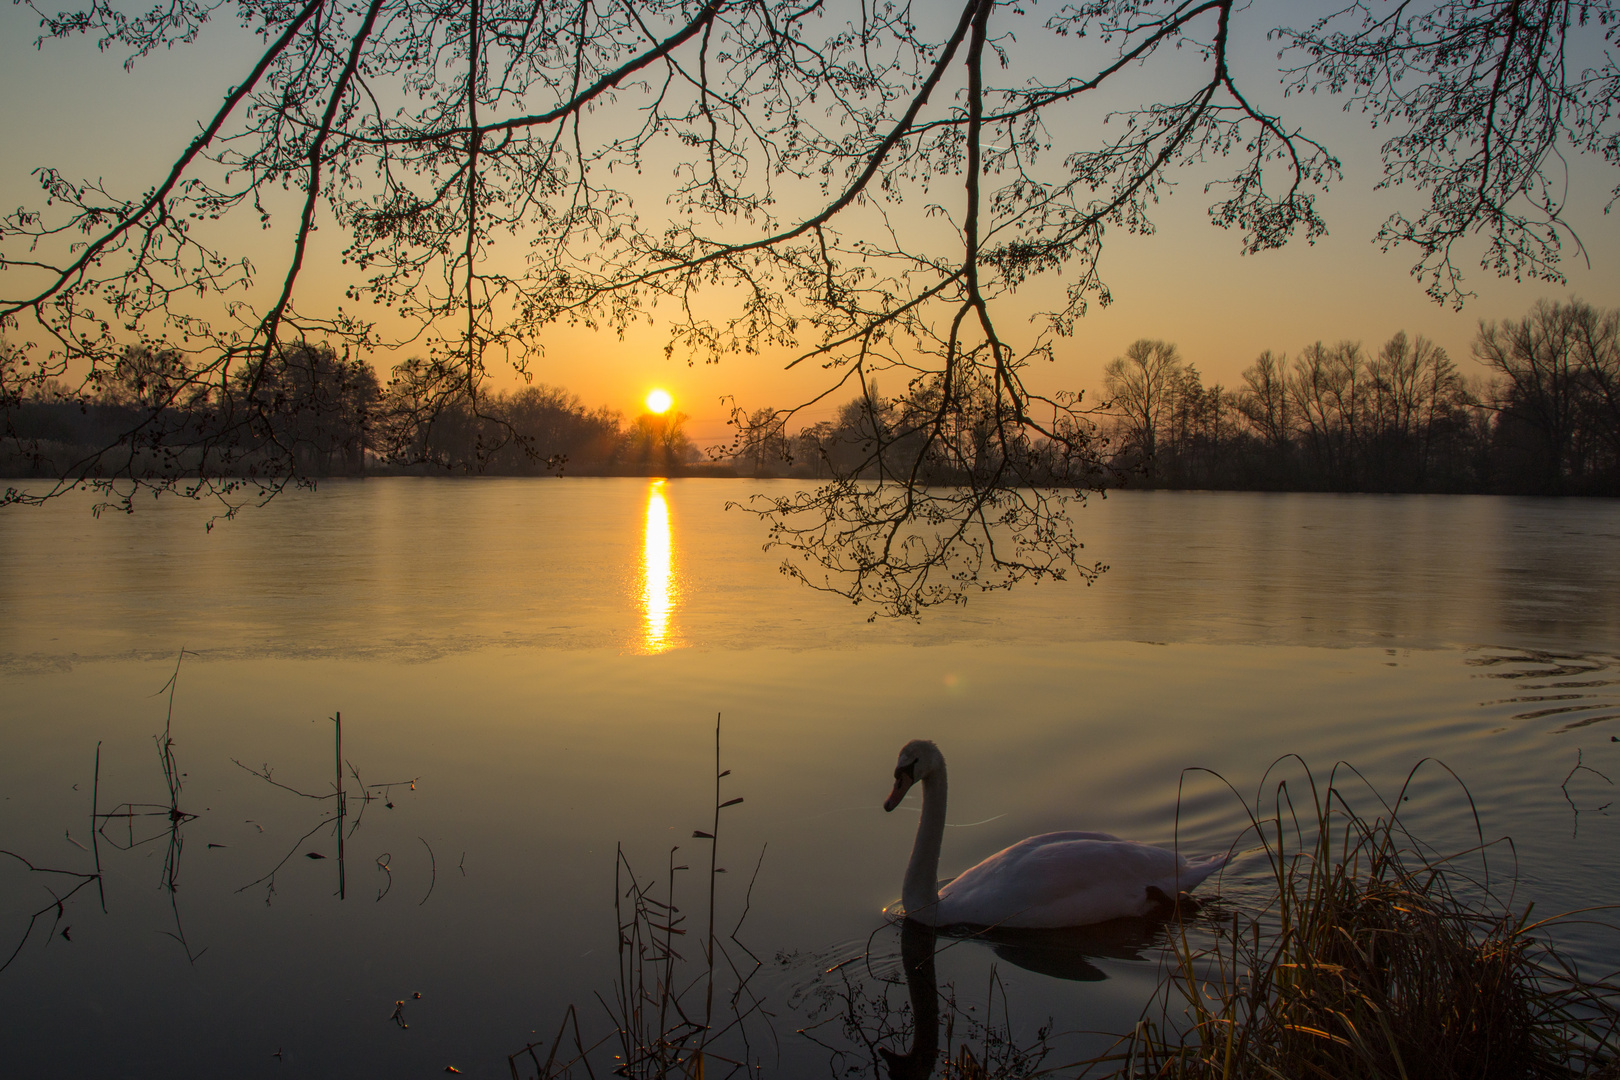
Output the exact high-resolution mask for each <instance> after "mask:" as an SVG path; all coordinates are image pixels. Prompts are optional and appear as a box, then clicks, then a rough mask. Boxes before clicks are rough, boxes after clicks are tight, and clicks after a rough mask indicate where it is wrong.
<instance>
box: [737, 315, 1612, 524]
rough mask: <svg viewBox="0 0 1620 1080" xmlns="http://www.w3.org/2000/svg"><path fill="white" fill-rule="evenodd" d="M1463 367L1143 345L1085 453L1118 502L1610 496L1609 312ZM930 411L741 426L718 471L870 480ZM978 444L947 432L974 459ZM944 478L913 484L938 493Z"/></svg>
mask: <svg viewBox="0 0 1620 1080" xmlns="http://www.w3.org/2000/svg"><path fill="white" fill-rule="evenodd" d="M1474 353H1475V355H1476V356H1477V357H1478V358H1479V359H1480V360H1481V361H1483V362H1484V363H1485V364H1486V366H1487V367H1488V369H1489V372H1490V374H1489V376H1488V377H1487V378H1484V379H1479V378H1476V379H1473V380H1469V379H1467V378H1465V377H1464V375H1463V374H1462V372H1461V371H1460V369H1459V368H1458V366H1457V364H1456V362H1455V361H1453V360H1452V359H1451V357H1450V356H1448V355H1447V354H1446V351H1445V350H1444V349H1442V348H1440V347H1439V346H1437V345H1435V344H1434V343H1433V342H1431V341H1429V340H1427V339H1426V338H1423V337H1422V336H1418V337H1416V338H1411V337H1408V336H1407V335H1406V334H1405V333H1404V332H1402V333H1397V334H1395V335H1394V336H1393V337H1391V338H1390V339H1389V340H1388V341H1386V342H1384V344H1383V345H1382V346H1380V347H1379V348H1378V349H1377V350H1376V351H1371V350H1368V349H1366V348H1365V347H1364V346H1363V345H1362V344H1361V343H1360V342H1355V341H1343V342H1339V343H1338V344H1335V345H1326V344H1324V343H1322V342H1315V343H1313V344H1311V345H1308V346H1306V347H1305V348H1304V349H1302V350H1300V351H1299V352H1298V353H1297V354H1296V355H1295V356H1294V357H1293V359H1292V360H1290V359H1289V358H1288V357H1287V356H1285V355H1280V354H1277V353H1274V352H1271V351H1269V350H1268V351H1266V352H1263V353H1261V354H1260V356H1259V357H1258V358H1256V360H1255V361H1254V363H1252V364H1250V365H1249V367H1248V368H1247V369H1245V370H1244V372H1243V373H1242V376H1241V378H1242V381H1241V383H1240V384H1239V385H1238V386H1236V387H1227V386H1223V385H1220V384H1218V383H1217V384H1215V385H1213V386H1206V385H1205V384H1204V380H1203V377H1202V376H1201V375H1200V373H1199V371H1198V368H1197V366H1196V365H1194V364H1191V363H1188V362H1187V361H1186V360H1184V359H1183V358H1182V356H1181V354H1180V352H1179V351H1178V350H1177V348H1176V346H1175V345H1173V344H1169V343H1167V342H1164V341H1155V340H1150V339H1145V338H1144V339H1142V340H1139V341H1136V342H1134V343H1133V344H1132V345H1131V346H1130V347H1129V348H1127V349H1126V350H1125V353H1124V355H1122V356H1119V357H1117V358H1115V359H1114V360H1113V361H1111V362H1110V363H1109V364H1108V365H1107V367H1106V368H1105V369H1104V383H1105V387H1106V394H1107V400H1106V402H1105V403H1104V404H1103V405H1102V406H1100V407H1099V409H1098V410H1097V411H1096V412H1094V413H1092V414H1091V415H1092V416H1093V417H1095V425H1096V426H1095V429H1094V432H1093V434H1094V441H1093V445H1095V446H1100V447H1101V448H1102V455H1101V459H1102V461H1103V462H1104V465H1105V467H1106V469H1107V470H1108V471H1109V473H1110V474H1109V475H1107V476H1105V477H1103V479H1104V480H1105V482H1106V483H1108V484H1115V485H1125V486H1131V487H1156V488H1217V489H1219V488H1224V489H1238V490H1276V491H1387V492H1458V493H1464V492H1470V493H1485V492H1496V493H1512V494H1591V495H1617V494H1620V311H1616V310H1600V309H1597V308H1594V307H1593V306H1591V305H1590V304H1586V303H1582V302H1579V301H1575V302H1571V303H1567V304H1564V303H1546V302H1543V303H1539V304H1537V305H1536V306H1535V307H1534V308H1533V309H1532V310H1531V312H1530V313H1529V314H1528V315H1527V316H1525V317H1524V318H1523V319H1519V320H1512V319H1509V320H1506V321H1503V322H1497V323H1483V324H1481V326H1480V330H1479V335H1478V338H1477V340H1476V342H1475V345H1474ZM918 400H921V401H922V402H923V407H922V409H921V410H919V409H918V408H917V407H916V405H915V404H913V403H914V402H916V401H918ZM926 406H927V398H926V396H925V395H924V396H922V397H921V398H919V395H918V394H916V393H915V392H912V393H910V394H908V395H906V396H905V398H904V399H903V400H902V401H889V400H887V399H884V398H883V397H882V396H881V395H878V394H876V393H875V391H872V392H869V393H867V394H865V395H863V396H862V397H859V398H857V399H856V400H854V401H851V402H849V403H847V404H845V405H844V406H842V407H841V408H840V409H839V411H838V414H837V416H836V417H835V418H834V419H832V420H826V421H822V422H820V423H816V424H812V425H810V426H807V427H804V428H803V429H801V430H800V431H799V432H798V433H797V434H796V435H795V434H789V433H788V431H787V429H786V422H785V421H786V418H787V417H788V415H790V414H788V413H784V412H781V411H778V410H775V409H769V408H766V409H758V410H754V411H752V412H747V413H742V412H739V413H738V414H737V416H736V417H735V418H734V423H735V424H736V426H737V437H736V441H735V444H734V446H733V448H732V454H733V457H732V460H733V463H734V464H735V466H736V468H737V471H738V472H740V473H743V474H745V475H755V476H773V475H787V476H794V477H801V478H806V479H823V478H827V477H831V476H835V475H836V476H841V475H849V474H850V473H851V472H852V471H853V472H854V473H855V474H856V475H863V476H867V477H873V476H875V475H876V474H877V473H878V472H879V471H880V470H881V469H882V468H884V462H885V461H886V460H887V461H892V462H904V461H910V460H911V457H910V456H909V455H908V453H907V447H908V438H909V435H908V432H909V431H911V430H913V429H915V428H916V427H917V426H918V419H917V417H916V416H915V414H916V413H917V412H919V411H922V412H926V411H927V408H926ZM983 435H984V433H983V432H982V431H976V430H974V429H973V428H972V426H971V425H969V426H968V427H967V428H965V429H963V430H961V431H959V432H958V437H959V438H960V439H963V440H965V441H966V443H967V445H968V446H969V447H970V448H971V447H974V446H976V445H981V444H982V446H983V447H984V448H985V449H986V450H987V449H988V447H989V445H990V442H989V440H984V439H983ZM976 440H979V441H976ZM966 457H967V459H968V460H975V459H974V455H973V453H972V450H971V449H970V450H969V451H968V453H967V455H966ZM1022 464H1023V473H1022V475H1023V476H1024V478H1025V479H1026V481H1027V482H1031V483H1038V482H1040V478H1041V476H1042V475H1064V474H1066V473H1072V470H1074V469H1075V468H1078V467H1079V466H1078V465H1077V463H1075V462H1070V461H1065V460H1063V458H1062V457H1061V455H1059V454H1058V453H1057V452H1056V446H1055V444H1052V443H1037V444H1032V445H1030V446H1029V447H1028V448H1027V458H1026V460H1025V461H1024V462H1023V463H1022ZM1093 467H1095V466H1093ZM890 468H891V469H892V468H893V466H892V465H891V466H890ZM952 471H953V470H951V469H932V470H930V469H928V468H926V467H925V468H924V470H923V474H922V476H923V479H925V480H926V481H927V482H930V483H947V482H951V481H952V479H953V478H952V475H951V474H952Z"/></svg>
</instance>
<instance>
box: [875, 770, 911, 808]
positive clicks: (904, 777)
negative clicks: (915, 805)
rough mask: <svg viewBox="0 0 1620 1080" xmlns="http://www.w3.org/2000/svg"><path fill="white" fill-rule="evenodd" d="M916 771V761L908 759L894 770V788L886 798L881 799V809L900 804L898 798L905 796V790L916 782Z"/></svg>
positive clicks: (909, 788) (908, 789)
mask: <svg viewBox="0 0 1620 1080" xmlns="http://www.w3.org/2000/svg"><path fill="white" fill-rule="evenodd" d="M916 772H917V763H916V762H915V761H908V762H906V763H905V764H904V765H901V766H899V767H898V768H896V769H895V770H894V790H893V791H891V792H889V797H888V798H887V799H884V800H883V809H885V810H893V809H894V808H895V807H897V806H899V805H900V800H901V799H904V798H905V797H906V792H908V791H910V790H911V785H912V784H915V783H916V782H917V778H916Z"/></svg>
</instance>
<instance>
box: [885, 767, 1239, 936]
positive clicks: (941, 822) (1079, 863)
mask: <svg viewBox="0 0 1620 1080" xmlns="http://www.w3.org/2000/svg"><path fill="white" fill-rule="evenodd" d="M918 783H920V784H922V792H923V793H922V820H921V821H919V822H918V823H917V840H916V843H915V844H914V845H913V846H912V849H911V863H910V865H908V866H907V867H906V880H905V884H904V886H903V887H902V889H901V893H900V896H901V901H902V903H904V905H905V909H906V917H907V918H910V919H917V920H919V921H921V922H923V923H926V924H928V925H930V926H957V925H971V926H1005V927H1025V928H1031V929H1056V928H1060V927H1068V926H1086V925H1089V924H1091V923H1099V922H1106V921H1107V920H1109V919H1119V918H1125V917H1129V916H1137V917H1140V916H1143V915H1147V914H1150V913H1153V912H1155V911H1160V912H1162V911H1163V910H1164V909H1165V907H1166V906H1167V905H1171V904H1174V902H1175V899H1174V898H1176V897H1179V896H1180V895H1181V894H1182V893H1184V892H1190V891H1191V890H1192V889H1194V888H1196V887H1197V885H1198V884H1199V883H1200V882H1201V881H1203V880H1204V879H1205V878H1207V877H1209V875H1211V874H1213V873H1214V872H1215V871H1217V870H1219V869H1220V868H1221V867H1223V866H1225V865H1226V863H1227V861H1228V860H1229V859H1230V858H1231V855H1230V853H1222V854H1219V855H1206V856H1204V857H1202V858H1196V859H1187V858H1185V857H1184V856H1182V855H1180V854H1179V853H1177V852H1174V851H1167V850H1165V849H1164V848H1160V847H1154V846H1152V845H1151V844H1141V843H1137V842H1135V841H1132V840H1121V839H1119V838H1118V837H1117V836H1110V835H1109V834H1108V833H1100V832H1053V833H1043V834H1041V835H1040V836H1031V837H1029V838H1028V839H1026V840H1020V841H1019V842H1018V843H1016V844H1014V845H1013V846H1012V847H1009V848H1006V849H1004V850H1002V851H998V852H996V853H995V854H994V855H992V856H990V857H989V858H988V859H985V860H984V861H983V862H981V863H979V864H978V865H977V866H974V867H972V868H971V869H968V870H965V871H963V872H962V874H961V875H960V876H958V877H956V878H955V879H953V880H951V881H950V882H948V883H947V884H946V885H945V887H944V888H939V887H937V885H936V882H937V881H938V878H939V845H940V841H941V840H942V839H943V838H944V835H945V791H946V786H945V755H943V754H941V753H940V752H939V747H937V746H935V745H934V744H933V743H931V742H929V741H928V740H926V739H914V740H913V741H911V742H908V743H907V744H906V745H905V746H904V747H903V748H902V749H901V750H900V758H899V761H898V762H897V763H896V764H895V767H894V790H893V791H892V792H890V793H889V797H888V799H886V800H885V801H884V803H883V809H884V810H893V809H894V808H895V807H897V806H899V805H900V802H901V800H902V799H904V798H905V797H906V792H907V791H909V790H910V789H911V786H912V785H913V784H918Z"/></svg>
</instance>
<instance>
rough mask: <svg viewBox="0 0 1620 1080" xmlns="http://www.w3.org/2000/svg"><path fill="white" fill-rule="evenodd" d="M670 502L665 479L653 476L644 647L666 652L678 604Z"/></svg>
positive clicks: (646, 538) (645, 547) (645, 542)
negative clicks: (665, 491) (672, 551)
mask: <svg viewBox="0 0 1620 1080" xmlns="http://www.w3.org/2000/svg"><path fill="white" fill-rule="evenodd" d="M671 558H672V556H671V547H670V536H669V503H668V502H667V501H666V500H665V498H664V481H662V480H654V481H653V482H652V486H651V487H649V488H648V489H647V523H646V526H645V528H644V529H643V530H642V541H641V581H642V584H641V611H642V620H643V622H644V624H645V633H644V635H643V638H642V649H643V651H645V652H649V653H660V652H664V651H665V650H666V649H669V648H671V647H672V646H673V644H674V642H673V640H672V638H671V635H670V632H669V615H670V610H671V609H672V608H673V607H674V604H675V587H674V578H673V575H672V573H671Z"/></svg>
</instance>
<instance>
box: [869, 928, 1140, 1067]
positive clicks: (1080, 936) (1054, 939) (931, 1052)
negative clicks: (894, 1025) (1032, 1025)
mask: <svg viewBox="0 0 1620 1080" xmlns="http://www.w3.org/2000/svg"><path fill="white" fill-rule="evenodd" d="M1168 925H1169V920H1168V919H1166V918H1161V917H1141V918H1135V917H1133V918H1124V919H1114V920H1112V921H1110V922H1106V923H1099V924H1097V925H1095V926H1079V927H1071V928H1068V929H1063V930H1008V929H1000V930H998V929H985V928H980V929H972V930H970V929H968V928H966V927H962V928H946V929H938V930H937V929H935V928H934V927H932V926H928V925H926V924H924V923H921V922H918V921H917V920H916V919H905V920H903V921H902V922H901V924H900V961H901V969H902V970H903V971H904V973H905V978H906V992H907V996H908V997H909V998H910V1001H911V1017H912V1024H911V1045H910V1047H908V1048H907V1050H906V1052H905V1053H903V1054H902V1053H897V1052H895V1051H893V1050H890V1049H888V1048H887V1047H879V1052H880V1053H881V1054H882V1057H883V1061H884V1063H885V1064H886V1065H887V1066H888V1076H889V1078H890V1080H927V1078H928V1077H931V1076H932V1075H933V1074H934V1070H935V1068H936V1066H937V1065H938V1064H939V1058H940V1046H939V1026H940V1000H941V998H940V992H939V982H938V977H937V975H936V973H935V966H934V957H935V953H936V950H937V949H938V948H939V938H941V937H944V938H948V939H964V940H965V939H974V940H978V941H983V942H984V943H986V944H987V945H989V946H990V948H991V950H992V951H994V952H995V954H996V955H997V956H998V957H1000V958H1001V959H1003V960H1006V961H1007V962H1008V963H1011V964H1016V965H1017V966H1018V967H1021V968H1024V969H1026V970H1028V971H1033V972H1035V973H1037V974H1040V975H1046V976H1049V977H1052V978H1057V979H1069V980H1073V981H1076V982H1101V981H1102V980H1104V979H1106V978H1108V974H1107V973H1106V972H1105V971H1103V970H1102V969H1101V968H1100V967H1098V966H1097V965H1095V964H1093V963H1092V962H1091V961H1092V960H1124V961H1138V962H1142V961H1146V960H1148V959H1150V956H1149V955H1148V954H1149V953H1150V952H1151V951H1153V950H1155V949H1158V948H1162V947H1163V945H1164V943H1165V940H1166V927H1167V926H1168ZM952 943H954V942H952ZM952 943H947V944H946V945H945V946H944V947H946V948H950V947H951V944H952ZM951 1004H952V1005H953V1007H954V1003H951ZM954 1020H955V1021H956V1023H955V1024H954V1025H953V1026H954V1027H955V1029H956V1030H957V1032H959V1033H960V1032H963V1031H965V1030H970V1029H971V1028H972V1026H973V1023H974V1019H973V1018H971V1017H964V1016H962V1015H961V1014H960V1013H958V1014H957V1015H956V1016H955V1017H954ZM960 1041H962V1042H963V1045H966V1044H967V1040H966V1039H962V1040H960ZM946 1049H947V1051H949V1050H950V1048H949V1047H947V1048H946Z"/></svg>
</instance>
